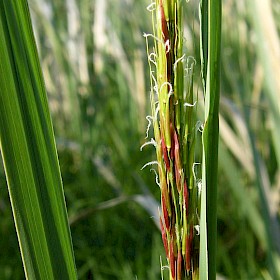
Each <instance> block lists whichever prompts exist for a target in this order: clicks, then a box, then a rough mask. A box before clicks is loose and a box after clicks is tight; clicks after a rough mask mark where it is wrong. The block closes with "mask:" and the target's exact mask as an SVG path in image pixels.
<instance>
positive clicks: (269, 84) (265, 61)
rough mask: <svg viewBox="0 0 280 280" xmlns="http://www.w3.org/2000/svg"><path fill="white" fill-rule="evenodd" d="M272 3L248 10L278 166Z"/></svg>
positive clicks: (278, 56)
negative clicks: (254, 35)
mask: <svg viewBox="0 0 280 280" xmlns="http://www.w3.org/2000/svg"><path fill="white" fill-rule="evenodd" d="M271 2H272V1H270V0H264V1H257V2H256V3H255V1H252V0H250V1H249V2H248V9H249V11H250V14H251V20H252V23H253V27H254V30H255V32H256V36H257V37H256V38H257V41H256V49H257V53H258V56H259V58H260V61H261V64H262V67H263V69H264V72H265V75H264V77H265V78H264V81H265V87H266V92H265V93H266V97H267V98H268V100H269V106H270V107H269V111H270V113H271V116H272V118H271V123H272V129H271V133H272V139H273V143H274V149H275V154H276V158H277V162H278V165H280V145H279V139H280V126H279V123H280V80H279V75H280V65H279V60H280V40H279V35H278V33H277V26H276V23H275V21H274V17H273V13H272V3H271Z"/></svg>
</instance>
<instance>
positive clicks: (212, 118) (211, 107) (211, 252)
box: [200, 0, 222, 279]
mask: <svg viewBox="0 0 280 280" xmlns="http://www.w3.org/2000/svg"><path fill="white" fill-rule="evenodd" d="M203 2H204V1H202V7H204V5H205V4H206V3H207V2H208V6H207V7H208V8H207V9H202V14H201V23H202V24H204V25H207V27H205V26H204V27H202V32H208V43H207V45H206V43H205V40H201V42H202V43H204V44H205V45H206V46H205V45H202V46H201V47H202V51H201V53H202V54H203V53H204V51H203V50H204V48H205V47H206V48H207V51H208V53H207V59H205V58H204V61H207V75H206V92H205V126H204V130H203V135H202V137H203V150H204V163H205V164H203V171H202V172H203V176H202V177H203V188H202V189H204V190H206V203H207V206H206V222H207V224H206V226H207V249H208V277H209V279H216V235H217V167H218V141H219V99H220V51H221V10H222V4H221V1H220V0H209V1H205V2H204V3H203ZM205 18H206V19H207V20H205ZM206 30H207V31H206ZM201 36H202V38H206V35H205V34H201ZM202 213H203V212H202ZM201 220H202V221H203V217H202V218H201ZM201 226H202V228H201V231H202V234H203V232H204V233H205V229H204V228H203V226H205V224H201ZM201 238H203V237H201ZM201 250H203V247H202V246H201ZM201 253H202V252H201ZM201 257H202V256H201ZM200 273H204V274H205V271H204V272H203V270H202V267H201V270H200ZM200 276H201V277H203V275H202V274H200Z"/></svg>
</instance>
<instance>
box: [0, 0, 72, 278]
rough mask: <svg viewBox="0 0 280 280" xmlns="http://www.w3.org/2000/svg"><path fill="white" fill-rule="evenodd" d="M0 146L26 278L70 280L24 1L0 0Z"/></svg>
mask: <svg viewBox="0 0 280 280" xmlns="http://www.w3.org/2000/svg"><path fill="white" fill-rule="evenodd" d="M0 49H1V52H0V61H1V63H0V91H1V94H0V145H1V146H0V147H1V152H2V157H3V162H4V167H5V173H6V177H7V182H8V188H9V194H10V199H11V204H12V209H13V215H14V220H15V225H16V230H17V235H18V240H19V245H20V250H21V255H22V259H23V264H24V270H25V274H26V277H27V278H29V279H76V278H77V277H76V268H75V262H74V254H73V249H72V241H71V236H70V230H69V225H68V219H67V213H66V207H65V200H64V194H63V189H62V181H61V175H60V169H59V164H58V158H57V152H56V147H55V141H54V135H53V129H52V124H51V119H50V115H49V110H48V104H47V99H46V92H45V87H44V81H43V77H42V72H41V68H40V64H39V59H38V55H37V50H36V46H35V40H34V36H33V31H32V26H31V21H30V15H29V10H28V5H27V1H26V0H17V1H4V0H1V1H0Z"/></svg>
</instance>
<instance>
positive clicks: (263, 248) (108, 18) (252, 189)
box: [0, 0, 280, 279]
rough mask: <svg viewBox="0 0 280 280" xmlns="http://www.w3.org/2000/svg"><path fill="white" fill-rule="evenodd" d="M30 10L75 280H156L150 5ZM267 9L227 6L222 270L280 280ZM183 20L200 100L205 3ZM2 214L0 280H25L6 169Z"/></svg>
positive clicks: (272, 47) (275, 13)
mask: <svg viewBox="0 0 280 280" xmlns="http://www.w3.org/2000/svg"><path fill="white" fill-rule="evenodd" d="M256 2H260V3H256ZM29 3H30V9H31V12H32V16H33V25H34V30H35V34H36V39H37V44H38V48H39V52H40V59H41V65H42V68H43V72H44V77H45V82H46V87H47V90H48V96H49V104H50V108H51V112H52V118H53V125H54V130H55V135H56V140H57V146H58V152H59V160H60V165H61V169H62V176H63V183H64V189H65V194H66V200H67V206H68V213H69V216H70V224H71V231H72V239H73V246H74V251H75V257H76V264H77V268H78V276H79V278H80V279H160V259H159V256H160V255H161V256H164V251H163V246H162V244H161V236H160V233H159V231H158V227H157V205H158V200H159V189H158V187H157V186H156V184H155V180H154V174H153V172H150V171H149V169H148V168H147V169H145V170H141V167H142V166H143V165H144V164H145V163H147V162H148V161H151V160H153V159H154V158H155V154H154V151H153V149H152V148H146V149H145V150H143V151H142V152H141V151H140V149H139V148H140V146H141V145H142V144H143V143H144V141H145V139H144V138H145V131H146V125H147V123H146V119H145V117H146V115H147V114H149V110H150V106H149V79H148V75H149V71H148V66H147V58H146V49H145V40H144V38H143V36H142V34H143V32H146V33H149V32H150V29H151V15H150V14H149V12H148V11H147V10H146V6H147V5H148V4H149V3H150V2H149V1H148V0H141V1H140V0H122V1H114V0H107V1H105V0H79V1H76V0H67V1H63V0H30V1H29ZM269 3H270V1H233V0H225V1H223V43H222V78H221V81H222V84H221V115H220V136H221V138H220V150H219V186H218V250H217V254H218V255H217V269H218V273H219V275H220V276H221V277H226V278H227V279H277V278H275V277H277V273H280V272H279V271H277V269H278V270H279V267H280V263H279V252H280V248H279V247H280V245H279V244H280V241H279V239H280V230H279V218H280V211H279V201H280V171H279V164H280V145H279V143H278V142H279V138H280V136H279V135H280V126H279V123H280V110H279V106H280V101H279V100H280V83H279V79H278V80H277V77H279V76H280V64H279V61H280V54H279V52H280V47H279V44H280V40H279V32H280V21H279V19H280V1H279V0H273V1H271V5H269ZM185 21H186V30H187V31H186V34H185V37H186V44H187V46H188V54H187V55H191V56H194V57H195V59H196V60H197V64H196V65H197V66H196V81H197V82H196V85H195V88H196V89H197V91H198V94H199V96H201V93H200V92H201V84H200V82H199V80H200V79H199V72H200V69H199V63H198V62H199V61H198V60H199V39H198V38H199V21H198V1H194V0H191V1H189V3H188V4H186V9H185ZM277 61H278V63H277ZM200 98H201V99H202V97H200ZM0 215H1V220H0V234H1V239H0V248H1V254H0V279H22V278H23V277H24V276H23V275H24V274H23V268H22V264H21V259H20V253H19V249H18V243H17V239H16V233H15V229H14V224H13V218H12V213H11V207H10V203H9V199H8V191H7V187H6V182H5V177H4V172H3V168H2V167H1V169H0ZM163 261H164V260H163Z"/></svg>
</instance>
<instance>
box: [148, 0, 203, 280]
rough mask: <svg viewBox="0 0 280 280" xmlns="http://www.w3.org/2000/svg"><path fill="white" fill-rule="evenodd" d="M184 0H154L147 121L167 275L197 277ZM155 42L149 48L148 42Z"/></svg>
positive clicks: (196, 174)
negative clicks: (155, 168)
mask: <svg viewBox="0 0 280 280" xmlns="http://www.w3.org/2000/svg"><path fill="white" fill-rule="evenodd" d="M182 9H183V7H182V1H180V0H177V1H168V0H156V2H153V3H152V4H151V5H150V6H149V7H148V10H149V11H151V12H152V17H153V30H154V34H144V37H145V38H146V41H147V50H148V61H149V66H150V78H151V107H152V116H151V117H148V119H149V120H151V122H152V124H153V128H154V138H155V139H152V141H151V142H150V143H152V144H153V145H154V146H155V147H156V156H157V161H156V163H157V165H158V178H159V180H158V184H159V187H160V190H161V210H160V227H161V234H162V240H163V244H164V248H165V252H166V257H167V260H168V264H169V270H170V279H177V280H180V279H198V278H199V275H198V267H199V263H198V260H199V214H200V213H199V204H200V185H201V181H200V180H199V179H198V178H201V172H200V170H201V168H200V167H199V166H200V164H199V163H196V161H195V160H198V161H199V162H200V159H197V157H195V151H197V150H202V146H201V142H200V141H197V139H198V138H197V133H199V131H200V126H199V125H197V120H196V110H197V107H196V103H197V102H196V99H197V98H196V94H194V91H193V68H194V65H195V60H194V58H192V57H191V56H188V55H187V54H186V53H185V52H184V47H183V41H184V38H183V24H182V20H183V19H182V17H183V12H182ZM150 41H153V43H154V45H153V48H152V51H150V50H149V48H148V44H149V43H150Z"/></svg>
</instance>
